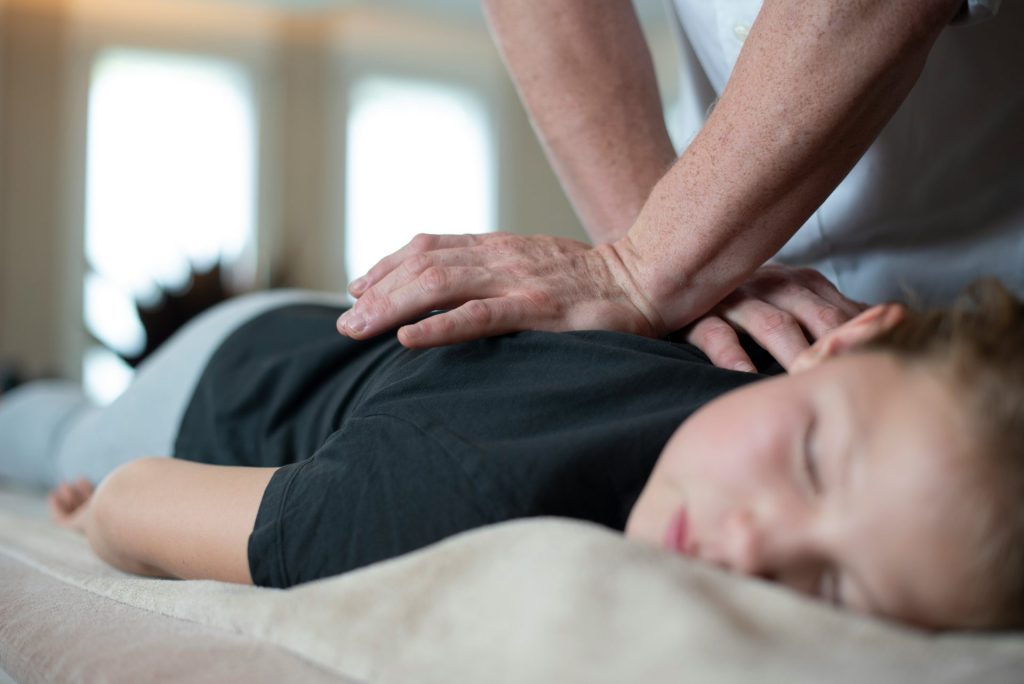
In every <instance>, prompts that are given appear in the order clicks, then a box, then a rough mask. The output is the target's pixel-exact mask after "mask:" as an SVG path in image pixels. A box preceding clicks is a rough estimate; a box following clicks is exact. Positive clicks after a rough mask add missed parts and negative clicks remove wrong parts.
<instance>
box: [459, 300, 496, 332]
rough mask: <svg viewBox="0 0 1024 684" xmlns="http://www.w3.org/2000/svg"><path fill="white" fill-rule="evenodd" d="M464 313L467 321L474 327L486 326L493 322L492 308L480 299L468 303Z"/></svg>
mask: <svg viewBox="0 0 1024 684" xmlns="http://www.w3.org/2000/svg"><path fill="white" fill-rule="evenodd" d="M463 313H464V314H465V316H466V320H468V321H469V322H470V323H472V324H474V325H480V326H486V325H489V324H490V323H491V321H492V320H493V316H492V314H491V308H490V307H489V306H487V304H486V303H484V302H482V301H480V300H479V299H473V300H470V301H468V302H466V304H465V305H464V307H463Z"/></svg>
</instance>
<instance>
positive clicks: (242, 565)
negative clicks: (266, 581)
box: [79, 458, 276, 584]
mask: <svg viewBox="0 0 1024 684" xmlns="http://www.w3.org/2000/svg"><path fill="white" fill-rule="evenodd" d="M275 470H276V468H250V467H242V466H216V465H207V464H204V463H193V462H191V461H182V460H178V459H173V458H144V459H140V460H138V461H133V462H131V463H127V464H125V465H123V466H120V467H119V468H117V469H116V470H114V471H113V472H112V473H111V474H110V475H108V476H107V477H106V478H104V480H103V481H102V482H101V483H100V485H99V487H97V488H96V492H95V493H94V494H93V495H92V496H91V497H90V499H89V501H88V502H87V503H86V506H87V509H86V510H85V511H84V512H83V513H82V515H81V517H80V519H79V522H80V529H82V530H83V531H84V532H85V534H86V536H87V537H88V539H89V543H90V545H91V546H92V548H93V550H94V551H95V552H96V554H97V555H98V556H99V557H100V558H102V559H103V560H105V561H106V562H108V563H110V564H111V565H113V566H115V567H117V568H119V569H121V570H124V571H126V572H132V573H136V574H141V575H149V576H152V577H174V578H179V579H215V580H222V581H226V582H238V583H243V584H252V577H251V576H250V574H249V559H248V553H247V551H248V539H249V534H250V533H251V532H252V529H253V525H254V523H255V521H256V512H257V510H258V509H259V504H260V500H261V499H262V498H263V491H264V490H265V489H266V486H267V483H268V482H269V481H270V478H271V476H272V475H273V474H274V471H275Z"/></svg>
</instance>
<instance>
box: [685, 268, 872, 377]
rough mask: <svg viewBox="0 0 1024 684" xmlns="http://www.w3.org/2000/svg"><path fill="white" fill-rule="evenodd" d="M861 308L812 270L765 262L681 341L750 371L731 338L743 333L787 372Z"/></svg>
mask: <svg viewBox="0 0 1024 684" xmlns="http://www.w3.org/2000/svg"><path fill="white" fill-rule="evenodd" d="M866 308H867V305H866V304H861V303H860V302H855V301H853V300H852V299H847V298H846V297H844V296H843V295H842V294H840V293H839V290H837V289H836V288H835V286H834V285H833V284H832V283H831V282H829V280H828V279H827V278H825V276H823V275H822V274H821V273H819V272H818V271H815V270H814V269H810V268H796V267H792V266H784V265H781V264H768V265H765V266H762V267H760V268H759V269H757V270H756V271H755V272H754V273H753V275H751V276H750V277H749V278H748V279H747V280H746V281H744V282H743V284H742V285H740V287H738V288H736V290H734V291H733V292H732V293H731V294H730V295H729V296H728V297H726V298H725V299H723V300H722V301H721V302H720V303H719V304H718V305H717V306H716V307H715V308H713V309H712V310H711V311H710V312H708V313H707V314H706V315H704V316H703V317H702V318H699V319H697V320H696V321H695V322H694V323H692V324H691V325H690V326H689V328H688V330H687V334H686V341H687V342H689V343H690V344H692V345H694V346H696V347H698V348H699V349H700V350H701V351H703V352H704V353H705V354H706V355H707V356H708V358H709V359H711V362H712V363H714V364H715V365H716V366H719V367H721V368H730V369H734V370H745V371H753V370H754V364H753V363H752V362H751V360H750V357H749V356H747V353H746V352H745V351H743V348H742V347H741V346H740V343H739V339H738V337H737V331H740V332H746V333H747V334H749V335H750V336H751V337H752V338H753V339H754V341H756V342H757V343H758V344H759V345H761V346H762V347H763V348H764V349H765V350H766V351H768V352H769V353H770V354H771V355H772V356H773V357H775V359H776V360H777V361H778V362H779V363H780V364H781V365H782V367H783V368H785V369H786V370H789V367H790V365H791V364H792V363H793V361H794V360H795V359H796V357H797V355H798V354H799V353H800V352H801V351H803V350H804V349H807V347H809V346H810V344H811V343H812V342H814V341H815V340H817V339H818V338H820V337H821V336H823V335H824V334H826V333H827V332H829V331H830V330H833V329H834V328H837V327H839V326H840V325H842V324H843V323H845V322H846V321H848V320H850V319H851V318H853V317H854V316H856V315H857V314H859V313H860V312H861V311H863V310H864V309H866Z"/></svg>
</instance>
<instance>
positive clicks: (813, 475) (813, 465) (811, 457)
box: [804, 421, 821, 494]
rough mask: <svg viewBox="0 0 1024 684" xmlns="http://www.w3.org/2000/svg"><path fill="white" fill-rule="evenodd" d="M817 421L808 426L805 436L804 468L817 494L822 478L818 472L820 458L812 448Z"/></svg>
mask: <svg viewBox="0 0 1024 684" xmlns="http://www.w3.org/2000/svg"><path fill="white" fill-rule="evenodd" d="M815 426H816V421H811V424H810V425H809V426H808V427H807V435H806V437H805V438H804V470H806V472H807V478H808V479H809V480H810V482H811V489H813V490H814V493H815V494H817V493H819V492H820V491H821V478H820V475H819V473H818V460H817V458H816V454H815V453H814V450H813V449H812V448H811V436H812V435H813V434H814V428H815Z"/></svg>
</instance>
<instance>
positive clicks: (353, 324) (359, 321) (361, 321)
mask: <svg viewBox="0 0 1024 684" xmlns="http://www.w3.org/2000/svg"><path fill="white" fill-rule="evenodd" d="M342 318H343V320H342V325H344V326H345V327H346V328H348V330H349V331H350V332H354V333H361V332H363V330H365V329H366V319H365V318H363V316H362V314H358V313H356V312H355V311H349V312H348V313H347V314H345V315H344V316H343V317H342Z"/></svg>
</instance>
